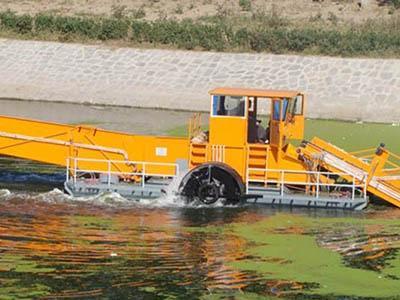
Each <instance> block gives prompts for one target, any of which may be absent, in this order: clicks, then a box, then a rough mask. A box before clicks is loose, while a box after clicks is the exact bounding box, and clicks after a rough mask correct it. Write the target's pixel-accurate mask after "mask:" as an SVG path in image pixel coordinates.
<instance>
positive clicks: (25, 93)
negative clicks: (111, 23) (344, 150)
mask: <svg viewBox="0 0 400 300" xmlns="http://www.w3.org/2000/svg"><path fill="white" fill-rule="evenodd" d="M216 86H239V87H254V88H273V89H296V90H302V91H305V92H306V93H307V95H308V105H307V115H308V116H309V117H312V118H329V119H349V120H363V121H379V122H399V121H400V60H397V59H353V58H330V57H309V56H294V55H269V54H234V53H212V52H189V51H169V50H142V49H130V48H116V49H114V48H109V47H104V46H87V45H77V44H63V43H54V42H36V41H16V40H0V97H1V98H19V99H30V100H48V101H65V102H77V103H93V104H111V105H126V106H134V107H157V108H168V109H185V110H202V111H207V110H208V109H209V102H208V96H207V91H208V90H209V89H211V88H213V87H216Z"/></svg>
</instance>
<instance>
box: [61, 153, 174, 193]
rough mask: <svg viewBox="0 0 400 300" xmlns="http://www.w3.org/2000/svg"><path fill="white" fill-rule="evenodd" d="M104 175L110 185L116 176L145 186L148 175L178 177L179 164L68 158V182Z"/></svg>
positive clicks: (166, 177)
mask: <svg viewBox="0 0 400 300" xmlns="http://www.w3.org/2000/svg"><path fill="white" fill-rule="evenodd" d="M128 169H131V170H132V171H129V170H128ZM96 175H97V176H96ZM102 175H103V176H106V177H105V179H106V180H104V181H105V183H107V185H108V186H111V185H112V184H113V177H114V178H119V179H122V180H123V181H124V180H125V181H135V182H140V183H141V184H142V186H143V187H144V186H145V184H146V179H147V178H148V177H156V178H162V179H173V178H176V177H178V176H179V166H178V164H175V163H161V162H148V161H126V160H105V159H104V160H103V159H93V158H81V157H69V158H67V163H66V182H70V181H72V182H73V183H74V184H76V182H77V181H78V180H79V179H80V178H86V177H87V176H89V178H88V179H89V180H90V179H96V178H99V177H100V176H102ZM103 178H104V177H103Z"/></svg>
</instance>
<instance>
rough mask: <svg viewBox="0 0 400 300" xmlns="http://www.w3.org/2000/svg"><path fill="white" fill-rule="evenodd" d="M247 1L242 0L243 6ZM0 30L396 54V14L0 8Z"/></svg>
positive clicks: (219, 46) (222, 47) (399, 36)
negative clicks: (143, 14) (105, 13)
mask: <svg viewBox="0 0 400 300" xmlns="http://www.w3.org/2000/svg"><path fill="white" fill-rule="evenodd" d="M246 3H247V2H246V1H244V2H243V9H244V10H246V9H247V7H246V5H247V4H246ZM0 35H2V36H11V37H17V38H28V39H45V40H58V41H78V42H82V41H83V42H86V41H98V40H100V41H121V42H122V43H123V44H124V45H132V46H137V45H147V46H150V47H171V48H177V49H187V50H191V49H196V50H213V51H241V52H247V51H256V52H270V53H278V54H280V53H302V54H317V55H335V56H392V57H399V56H400V19H399V18H397V19H396V18H394V19H393V20H391V21H383V20H369V21H367V22H365V23H363V24H337V23H335V22H334V20H333V19H332V21H330V23H329V24H327V23H324V22H320V21H319V20H309V21H308V22H305V23H301V24H298V23H295V22H293V21H289V20H288V19H285V18H282V17H280V16H279V15H276V14H274V13H265V12H252V13H249V14H246V15H237V16H229V15H225V14H222V13H219V14H217V15H215V16H209V17H202V18H200V19H197V20H192V19H185V20H182V21H177V20H174V19H168V18H161V19H158V20H155V21H147V20H139V19H136V18H133V17H126V16H123V15H121V16H111V17H99V16H97V17H96V16H60V15H56V14H51V13H40V14H37V15H33V16H31V15H27V14H24V15H18V14H16V13H15V12H12V11H3V12H0Z"/></svg>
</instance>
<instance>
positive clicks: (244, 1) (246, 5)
mask: <svg viewBox="0 0 400 300" xmlns="http://www.w3.org/2000/svg"><path fill="white" fill-rule="evenodd" d="M239 6H240V7H241V9H242V10H244V11H250V10H251V0H239Z"/></svg>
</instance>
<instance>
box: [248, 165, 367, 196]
mask: <svg viewBox="0 0 400 300" xmlns="http://www.w3.org/2000/svg"><path fill="white" fill-rule="evenodd" d="M252 173H253V174H254V173H258V174H260V173H263V174H264V176H263V178H252ZM293 175H303V176H304V175H305V176H306V177H307V178H308V180H306V181H301V180H293V177H296V176H293ZM258 177H259V176H258ZM288 177H291V178H292V179H291V178H288ZM336 177H342V178H351V179H350V180H347V181H346V182H343V183H337V182H333V178H336ZM252 184H253V185H254V184H259V185H260V184H261V185H262V186H264V187H268V185H270V186H271V185H274V187H275V190H276V191H279V193H280V196H281V197H284V195H285V191H286V190H285V187H290V186H291V187H293V188H295V187H300V186H303V187H305V189H304V192H305V191H307V190H308V195H310V194H311V195H313V196H314V197H315V198H316V199H318V198H320V196H322V194H323V192H324V190H325V191H327V193H326V195H327V196H328V197H333V196H334V195H333V193H332V192H331V191H330V190H331V189H337V190H340V189H346V193H343V194H342V195H341V197H346V198H351V200H354V199H356V198H363V199H364V200H367V186H366V184H367V183H366V180H362V181H360V180H358V179H357V178H356V177H355V176H353V175H351V174H347V173H333V172H322V171H304V170H282V169H261V168H248V169H247V174H246V189H247V193H248V192H249V187H250V186H251V185H252ZM302 191H303V190H302Z"/></svg>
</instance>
